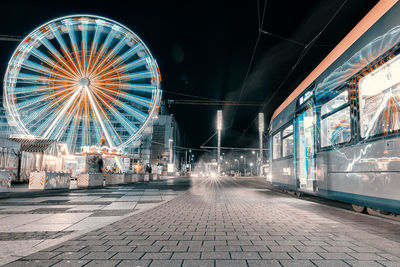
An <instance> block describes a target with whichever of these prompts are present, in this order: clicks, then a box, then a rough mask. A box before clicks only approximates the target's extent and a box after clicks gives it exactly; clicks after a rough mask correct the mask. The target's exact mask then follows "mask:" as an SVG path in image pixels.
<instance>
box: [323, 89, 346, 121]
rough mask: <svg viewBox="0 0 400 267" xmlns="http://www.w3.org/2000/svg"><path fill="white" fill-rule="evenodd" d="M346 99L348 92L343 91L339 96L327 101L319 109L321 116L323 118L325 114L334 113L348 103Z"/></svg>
mask: <svg viewBox="0 0 400 267" xmlns="http://www.w3.org/2000/svg"><path fill="white" fill-rule="evenodd" d="M348 97H349V94H348V92H347V91H343V92H342V93H341V94H340V95H338V96H337V97H335V98H334V99H332V100H330V101H328V102H327V103H326V104H324V105H323V106H322V107H321V116H324V115H325V114H328V113H330V112H332V111H334V110H335V109H337V108H339V107H341V106H343V105H345V104H347V103H348V102H349V100H348Z"/></svg>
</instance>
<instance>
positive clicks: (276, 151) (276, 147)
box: [272, 132, 281, 159]
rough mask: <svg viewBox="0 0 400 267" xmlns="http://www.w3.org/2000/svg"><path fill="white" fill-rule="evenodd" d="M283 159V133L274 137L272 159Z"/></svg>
mask: <svg viewBox="0 0 400 267" xmlns="http://www.w3.org/2000/svg"><path fill="white" fill-rule="evenodd" d="M280 157H281V132H278V133H277V134H275V135H274V136H273V137H272V158H273V159H279V158H280Z"/></svg>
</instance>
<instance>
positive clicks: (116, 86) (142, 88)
mask: <svg viewBox="0 0 400 267" xmlns="http://www.w3.org/2000/svg"><path fill="white" fill-rule="evenodd" d="M96 84H98V85H100V86H102V87H103V88H110V89H111V90H126V91H135V92H142V93H148V94H151V93H152V92H153V91H154V90H155V89H157V88H156V86H155V85H152V84H151V85H150V84H133V83H100V82H97V83H96Z"/></svg>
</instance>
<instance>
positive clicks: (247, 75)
mask: <svg viewBox="0 0 400 267" xmlns="http://www.w3.org/2000/svg"><path fill="white" fill-rule="evenodd" d="M267 2H268V0H265V3H264V10H263V15H262V18H261V25H259V29H262V28H263V26H264V18H265V8H266V6H267ZM260 37H261V32H260V30H258V35H257V40H256V43H255V45H254V48H253V52H252V55H251V58H250V62H249V66H248V67H247V71H246V76H245V77H244V80H243V84H242V87H241V88H240V93H239V99H238V102H240V101H241V100H242V95H243V91H244V89H245V88H246V85H247V78H248V77H249V73H250V69H251V66H252V65H253V60H254V56H255V54H256V51H257V47H258V43H259V41H260ZM237 110H238V107H237V106H236V107H235V110H234V112H233V116H232V121H231V125H233V124H234V122H235V118H236V113H237Z"/></svg>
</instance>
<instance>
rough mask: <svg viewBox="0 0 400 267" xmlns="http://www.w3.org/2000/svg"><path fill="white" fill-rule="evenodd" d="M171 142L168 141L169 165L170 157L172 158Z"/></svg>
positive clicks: (170, 140)
mask: <svg viewBox="0 0 400 267" xmlns="http://www.w3.org/2000/svg"><path fill="white" fill-rule="evenodd" d="M173 141H174V140H172V139H171V138H170V139H168V148H169V163H172V157H173V155H172V142H173Z"/></svg>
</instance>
